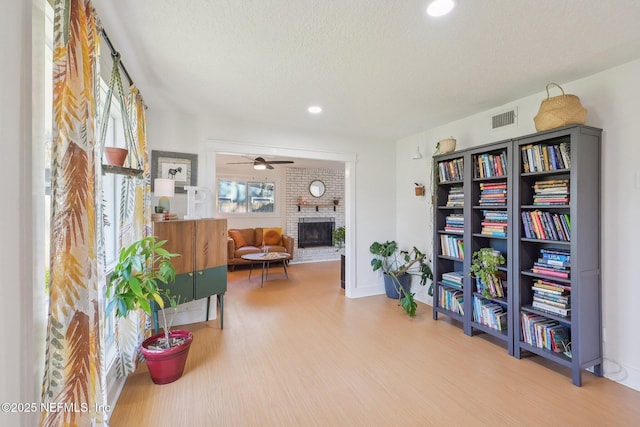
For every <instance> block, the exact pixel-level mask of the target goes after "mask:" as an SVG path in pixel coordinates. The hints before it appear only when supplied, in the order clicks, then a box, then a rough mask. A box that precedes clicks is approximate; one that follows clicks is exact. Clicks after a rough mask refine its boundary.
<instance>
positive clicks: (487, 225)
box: [480, 211, 508, 237]
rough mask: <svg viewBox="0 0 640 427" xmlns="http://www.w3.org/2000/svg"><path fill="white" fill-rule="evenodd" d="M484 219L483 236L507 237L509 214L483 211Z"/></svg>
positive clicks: (482, 223)
mask: <svg viewBox="0 0 640 427" xmlns="http://www.w3.org/2000/svg"><path fill="white" fill-rule="evenodd" d="M482 214H483V215H484V219H483V220H482V222H481V223H480V225H482V230H481V231H480V233H481V234H484V235H486V236H495V237H507V225H508V224H507V212H505V211H483V212H482Z"/></svg>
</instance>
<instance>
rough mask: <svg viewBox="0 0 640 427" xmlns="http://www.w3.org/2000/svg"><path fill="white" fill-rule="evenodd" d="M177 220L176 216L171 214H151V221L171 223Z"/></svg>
mask: <svg viewBox="0 0 640 427" xmlns="http://www.w3.org/2000/svg"><path fill="white" fill-rule="evenodd" d="M176 219H178V214H172V213H168V212H167V213H152V214H151V221H154V222H156V221H173V220H176Z"/></svg>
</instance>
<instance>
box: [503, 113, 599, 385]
mask: <svg viewBox="0 0 640 427" xmlns="http://www.w3.org/2000/svg"><path fill="white" fill-rule="evenodd" d="M601 133H602V131H601V130H600V129H596V128H592V127H588V126H570V127H566V128H561V129H556V130H553V131H546V132H541V133H538V134H535V135H531V136H528V137H524V138H520V139H517V140H515V141H514V142H515V147H514V150H515V151H517V152H520V153H521V156H520V158H519V159H518V161H516V162H515V174H516V181H517V183H518V185H516V186H515V188H514V197H513V200H514V204H515V206H514V208H513V209H514V212H515V215H514V216H515V217H516V218H517V219H518V227H516V228H515V229H516V233H515V235H514V237H515V243H514V248H515V249H516V250H515V251H514V252H515V260H514V261H515V262H514V268H515V271H514V278H515V286H514V288H515V295H514V297H515V298H514V302H515V310H514V315H515V318H514V322H516V324H517V325H518V327H517V328H516V334H515V342H514V345H515V351H514V355H515V357H518V358H519V357H521V354H522V352H523V351H528V352H531V353H535V354H537V355H539V356H542V357H544V358H547V359H549V360H552V361H554V362H556V363H559V364H560V365H563V366H566V367H569V368H571V372H572V379H573V383H574V384H575V385H578V386H579V385H581V383H582V370H583V369H585V368H589V367H593V371H594V373H595V374H596V375H598V376H602V336H601V333H602V332H601V331H602V327H601V317H602V316H601V274H600V137H601ZM559 146H564V147H566V148H567V149H568V150H569V152H570V154H569V155H570V165H564V166H566V167H564V168H560V169H553V170H541V171H538V170H535V171H531V170H530V169H531V168H529V170H528V171H527V170H526V168H525V166H524V165H525V158H526V159H527V162H529V161H530V159H529V158H528V154H529V153H531V151H530V148H532V147H533V148H535V147H539V148H541V147H547V149H546V150H544V149H543V150H542V152H543V153H544V151H547V152H549V153H551V150H553V151H554V153H555V154H554V155H556V156H557V150H556V149H553V148H552V149H551V150H550V149H549V147H559ZM543 157H544V156H543ZM560 166H563V165H560ZM543 169H549V168H543ZM550 180H556V181H568V189H569V194H568V198H569V200H568V202H567V203H562V202H559V204H556V205H544V204H543V205H540V204H534V196H535V193H534V190H533V186H534V185H535V183H536V182H537V183H540V182H548V181H550ZM535 211H538V212H540V215H542V216H546V217H547V218H550V217H554V218H556V219H557V218H560V217H562V216H565V217H567V216H568V218H569V220H570V224H571V229H570V238H569V239H568V240H567V239H566V237H565V238H562V233H558V231H560V230H558V227H557V229H556V233H555V234H558V235H559V236H560V237H558V236H555V235H552V236H546V237H545V238H540V236H533V237H532V236H529V237H527V235H526V233H525V224H524V220H523V218H522V214H523V212H525V213H530V212H535ZM540 215H539V216H540ZM548 222H552V221H548ZM558 222H559V221H556V224H557V223H558ZM560 222H561V221H560ZM560 228H562V224H560ZM547 234H549V233H547ZM555 249H561V250H562V252H565V253H567V254H569V256H570V262H569V263H568V264H569V266H570V267H569V268H570V271H569V272H568V277H567V278H559V277H553V276H549V275H548V274H544V273H540V272H537V273H536V272H534V271H533V270H532V269H533V267H534V264H535V262H536V261H537V260H538V259H539V258H540V253H541V250H555ZM539 280H543V281H549V282H553V283H558V284H561V285H564V286H565V287H570V291H566V292H565V296H567V297H569V299H570V312H569V313H567V314H566V315H556V314H552V313H549V312H548V311H546V310H541V309H539V308H535V307H533V306H532V304H533V301H534V292H533V290H532V286H533V283H534V282H537V281H539ZM523 315H524V316H529V317H533V316H538V317H537V318H538V319H539V320H542V321H543V322H550V323H548V324H551V325H554V323H557V324H558V325H560V326H559V327H561V328H564V329H565V330H566V331H567V333H568V336H567V341H568V342H570V351H571V353H570V354H571V355H570V356H568V354H565V353H564V352H563V351H557V352H556V351H552V350H549V349H548V348H546V347H548V346H542V348H541V347H540V346H539V345H537V344H536V345H533V344H532V343H531V342H528V340H527V338H526V336H525V335H526V334H525V329H526V327H527V326H529V330H531V325H530V324H527V323H526V322H524V321H523ZM541 329H542V330H544V329H546V327H545V324H544V323H543V324H542V327H541ZM547 338H549V337H547ZM543 341H544V339H543ZM547 341H548V340H547Z"/></svg>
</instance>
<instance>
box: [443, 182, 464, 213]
mask: <svg viewBox="0 0 640 427" xmlns="http://www.w3.org/2000/svg"><path fill="white" fill-rule="evenodd" d="M447 207H450V208H461V207H464V187H462V186H455V187H451V188H450V189H449V195H448V196H447Z"/></svg>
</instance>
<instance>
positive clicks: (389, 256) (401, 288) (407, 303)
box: [369, 240, 433, 317]
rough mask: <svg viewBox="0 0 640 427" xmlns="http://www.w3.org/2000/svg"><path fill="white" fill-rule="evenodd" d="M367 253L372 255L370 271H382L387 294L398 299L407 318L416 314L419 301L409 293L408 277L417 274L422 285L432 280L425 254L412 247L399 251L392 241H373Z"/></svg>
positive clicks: (409, 280)
mask: <svg viewBox="0 0 640 427" xmlns="http://www.w3.org/2000/svg"><path fill="white" fill-rule="evenodd" d="M369 252H371V253H372V254H373V255H374V257H373V259H372V260H371V267H372V268H373V271H378V270H382V273H383V278H384V284H385V292H386V294H387V296H388V297H389V298H393V299H397V300H398V301H399V302H400V305H401V306H402V308H403V309H404V311H405V312H406V313H407V314H408V315H409V316H410V317H413V316H415V315H416V309H417V307H418V304H417V303H416V302H415V300H414V298H413V296H414V295H415V294H414V293H412V292H411V276H412V275H415V276H418V277H420V285H422V286H424V285H426V284H427V280H432V279H433V273H432V271H431V267H430V266H429V264H428V262H429V260H428V258H427V256H426V255H425V254H424V253H423V252H421V251H420V250H419V249H418V248H416V247H415V246H414V247H413V248H412V249H411V250H410V251H406V250H400V249H399V248H398V244H397V243H396V242H395V241H393V240H392V241H386V242H384V243H380V242H373V243H372V244H371V246H370V247H369ZM429 293H430V294H431V289H429Z"/></svg>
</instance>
